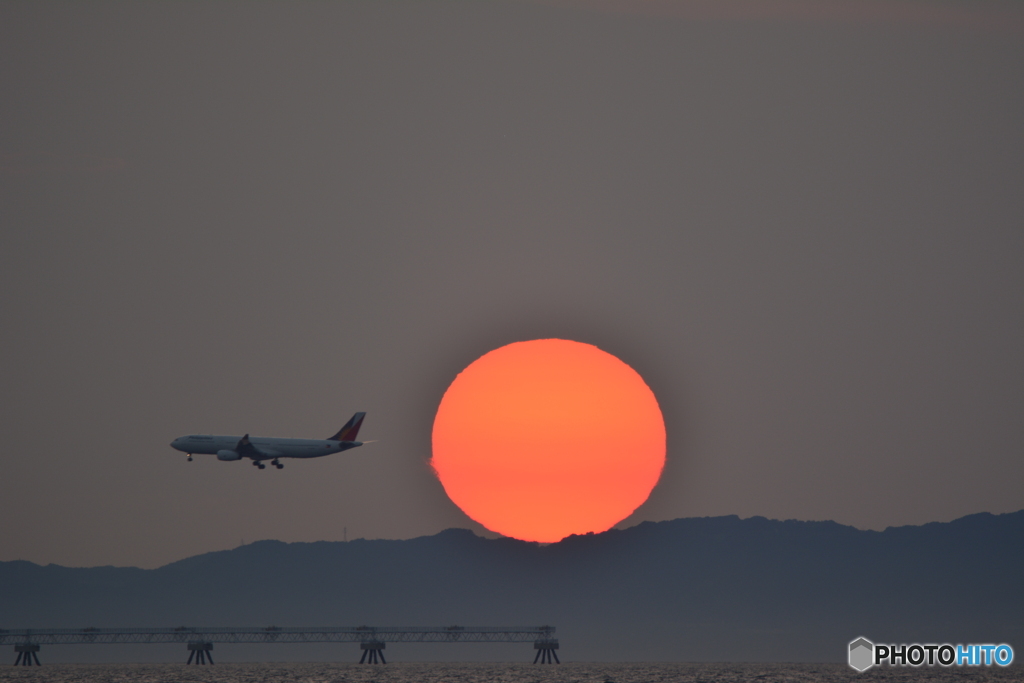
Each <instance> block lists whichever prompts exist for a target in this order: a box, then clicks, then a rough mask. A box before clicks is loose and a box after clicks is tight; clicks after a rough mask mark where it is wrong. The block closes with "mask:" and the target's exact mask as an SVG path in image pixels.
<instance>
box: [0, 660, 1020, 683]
mask: <svg viewBox="0 0 1024 683" xmlns="http://www.w3.org/2000/svg"><path fill="white" fill-rule="evenodd" d="M0 680H2V681H5V682H6V681H26V682H30V681H39V682H43V681H46V682H53V683H120V682H127V681H140V682H144V683H163V682H165V681H166V682H178V681H181V682H182V683H188V682H192V681H194V682H195V683H286V682H287V683H658V682H661V681H666V682H669V681H679V682H680V683H691V682H692V683H699V682H702V681H708V682H716V683H733V682H734V681H737V682H738V681H753V682H755V683H767V682H770V681H809V682H810V681H892V682H897V681H934V682H936V683H941V682H943V681H979V682H982V681H985V682H988V681H992V682H993V683H996V682H999V683H1001V682H1003V681H1024V668H1022V667H1020V666H1013V667H1008V668H1005V669H1003V668H999V667H976V668H967V667H964V668H958V667H951V668H949V669H944V668H941V667H927V666H923V667H921V668H919V669H914V668H910V667H906V668H893V669H888V668H879V669H869V670H868V671H867V672H865V673H863V674H858V673H856V672H855V671H853V670H852V669H850V668H849V667H848V666H846V665H845V664H662V663H658V664H638V663H628V664H607V663H589V664H588V663H578V662H574V663H567V664H561V665H533V664H517V663H508V664H502V663H496V664H479V663H471V664H470V663H467V664H452V663H421V664H415V663H397V664H388V665H386V666H373V665H361V664H348V663H346V664H309V663H302V664H230V663H229V664H216V665H214V666H205V667H204V666H191V667H189V666H186V665H184V664H48V665H45V666H42V667H38V668H37V667H13V666H0Z"/></svg>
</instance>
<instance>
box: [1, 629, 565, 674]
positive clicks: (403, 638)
mask: <svg viewBox="0 0 1024 683" xmlns="http://www.w3.org/2000/svg"><path fill="white" fill-rule="evenodd" d="M554 633H555V627H554V626H437V627H432V626H426V627H424V626H412V627H407V626H354V627H345V626H326V627H297V626H292V627H282V626H266V627H208V628H203V627H189V626H178V627H175V628H77V629H76V628H50V629H45V628H37V629H18V630H8V629H0V645H13V646H14V651H15V652H17V653H18V658H17V661H15V665H16V666H17V665H25V666H30V665H32V664H36V665H38V664H39V655H38V654H37V653H38V652H39V647H40V646H41V645H104V644H106V645H115V644H139V645H145V644H156V643H181V644H183V645H185V646H186V647H187V649H188V652H189V656H188V662H186V664H192V663H193V660H194V663H195V664H213V652H212V650H213V644H214V643H359V648H360V649H361V650H362V652H363V655H362V658H361V659H360V660H359V662H360V663H361V664H363V663H365V664H378V663H379V664H386V663H387V662H386V661H385V659H384V648H385V646H386V644H387V643H530V642H532V643H533V647H534V649H536V650H537V655H536V656H535V657H534V659H533V662H534V664H537V663H538V662H539V663H541V664H553V663H559V660H558V655H557V654H556V653H555V650H557V649H558V640H556V639H555V638H554V637H553V636H554Z"/></svg>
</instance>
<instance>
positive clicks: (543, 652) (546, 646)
mask: <svg viewBox="0 0 1024 683" xmlns="http://www.w3.org/2000/svg"><path fill="white" fill-rule="evenodd" d="M533 649H535V650H536V651H537V656H535V657H534V658H533V663H534V664H536V663H537V662H540V663H541V664H561V663H562V662H560V661H559V660H558V653H557V652H555V650H557V649H558V639H557V638H545V639H543V640H536V641H534V643H533Z"/></svg>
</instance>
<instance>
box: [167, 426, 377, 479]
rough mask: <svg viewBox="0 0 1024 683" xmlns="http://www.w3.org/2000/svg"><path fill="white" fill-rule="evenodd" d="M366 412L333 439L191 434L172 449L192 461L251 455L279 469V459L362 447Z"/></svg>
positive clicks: (259, 464)
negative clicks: (194, 458)
mask: <svg viewBox="0 0 1024 683" xmlns="http://www.w3.org/2000/svg"><path fill="white" fill-rule="evenodd" d="M364 417H366V413H356V414H355V415H353V416H352V419H351V420H349V421H348V422H346V423H345V426H344V427H342V428H341V429H340V430H338V433H337V434H335V435H334V436H332V437H331V438H329V439H280V438H275V437H269V436H254V437H252V438H250V437H249V435H248V434H246V435H245V436H243V437H241V438H239V437H237V436H210V435H207V434H190V435H189V436H179V437H178V438H177V439H175V440H174V441H172V442H171V448H173V449H175V450H178V451H181V452H182V453H187V454H188V461H189V462H192V455H193V454H194V453H202V454H205V455H216V456H217V459H218V460H226V461H230V460H241V459H242V458H249V459H251V460H252V464H253V465H255V466H256V467H258V468H260V469H261V470H263V469H266V467H267V466H266V465H264V464H263V461H264V460H269V461H270V464H271V465H273V466H274V467H276V468H277V469H282V468H283V467H284V465H282V464H281V463H280V462H279V461H278V458H319V457H322V456H324V455H330V454H331V453H340V452H341V451H347V450H348V449H350V448H355V447H357V446H362V445H363V442H362V441H356V435H357V434H359V428H360V427H361V426H362V424H363V418H364Z"/></svg>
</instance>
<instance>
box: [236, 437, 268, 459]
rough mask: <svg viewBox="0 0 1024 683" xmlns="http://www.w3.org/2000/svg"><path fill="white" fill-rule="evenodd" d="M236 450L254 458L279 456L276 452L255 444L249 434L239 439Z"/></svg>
mask: <svg viewBox="0 0 1024 683" xmlns="http://www.w3.org/2000/svg"><path fill="white" fill-rule="evenodd" d="M235 452H236V453H238V454H239V455H240V456H242V457H243V458H252V459H253V460H261V459H264V458H274V457H277V456H276V455H275V454H274V453H270V452H268V451H265V450H263V449H261V448H257V447H256V446H255V445H253V443H252V442H251V441H249V435H248V434H246V435H245V436H243V437H242V438H241V439H239V440H238V445H236V446H235Z"/></svg>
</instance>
